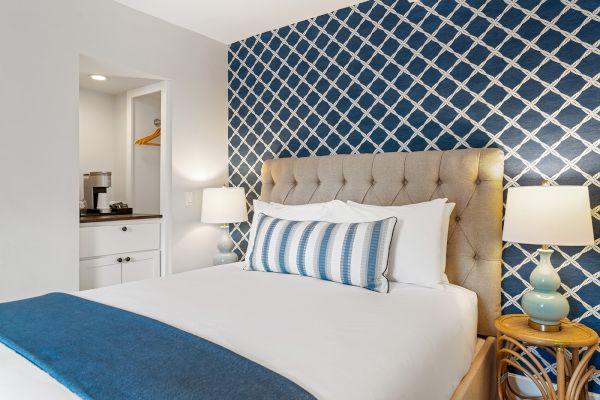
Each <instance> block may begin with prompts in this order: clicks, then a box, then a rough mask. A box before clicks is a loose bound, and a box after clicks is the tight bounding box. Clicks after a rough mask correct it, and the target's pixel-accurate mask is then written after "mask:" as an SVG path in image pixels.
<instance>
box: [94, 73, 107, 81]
mask: <svg viewBox="0 0 600 400" xmlns="http://www.w3.org/2000/svg"><path fill="white" fill-rule="evenodd" d="M90 78H91V79H93V80H95V81H105V80H106V77H105V76H104V75H98V74H92V75H90Z"/></svg>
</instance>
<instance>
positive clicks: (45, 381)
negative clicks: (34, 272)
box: [0, 263, 477, 400]
mask: <svg viewBox="0 0 600 400" xmlns="http://www.w3.org/2000/svg"><path fill="white" fill-rule="evenodd" d="M77 295H79V296H81V297H84V298H87V299H90V300H94V301H97V302H100V303H104V304H108V305H112V306H116V307H119V308H122V309H125V310H129V311H132V312H135V313H139V314H142V315H146V316H149V317H152V318H155V319H157V320H160V321H163V322H165V323H168V324H170V325H172V326H175V327H177V328H180V329H183V330H185V331H188V332H191V333H193V334H196V335H198V336H201V337H204V338H206V339H208V340H211V341H213V342H215V343H218V344H220V345H222V346H225V347H227V348H229V349H231V350H233V351H235V352H237V353H238V354H241V355H242V356H244V357H247V358H249V359H251V360H254V361H256V362H258V363H260V364H262V365H264V366H266V367H267V368H270V369H271V370H273V371H275V372H278V373H279V374H281V375H283V376H285V377H287V378H289V379H291V380H292V381H294V382H296V383H297V384H299V385H300V386H302V387H304V388H305V389H307V390H308V391H309V392H311V393H312V394H313V395H314V396H316V397H317V398H319V399H336V400H337V399H343V400H351V399H360V400H368V399H410V400H419V399H426V400H436V399H449V398H450V396H451V395H452V393H453V392H454V389H455V388H456V386H457V385H458V383H459V382H460V380H461V378H462V377H463V376H464V374H465V373H466V372H467V370H468V368H469V365H470V363H471V360H472V358H473V355H474V352H475V343H476V327H477V299H476V295H475V293H473V292H471V291H469V290H467V289H464V288H461V287H458V286H453V285H442V286H441V287H439V288H425V287H419V286H413V285H402V284H392V285H391V289H390V293H389V294H381V293H375V292H371V291H368V290H365V289H360V288H355V287H350V286H344V285H341V284H337V283H333V282H326V281H320V280H317V279H313V278H308V277H300V276H294V275H283V274H276V273H264V272H252V271H242V269H241V265H240V264H239V263H238V264H231V265H227V266H219V267H214V268H207V269H203V270H198V271H192V272H188V273H184V274H179V275H174V276H171V277H168V278H163V279H156V280H149V281H142V282H134V283H130V284H125V285H119V286H112V287H107V288H102V289H96V290H90V291H85V292H79V293H78V294H77ZM42 398H43V399H45V400H64V399H74V398H77V397H76V396H75V395H74V394H72V393H71V392H69V391H68V390H67V389H66V388H65V387H63V386H62V385H61V384H59V383H58V382H57V381H55V380H54V379H52V378H51V377H50V376H49V375H47V374H46V373H44V372H43V371H41V370H40V369H38V368H37V367H36V366H34V365H33V364H31V363H29V362H28V361H27V360H25V359H24V358H22V357H20V356H19V355H17V354H16V353H14V352H13V351H12V350H10V349H8V348H7V347H4V346H2V345H0V399H42Z"/></svg>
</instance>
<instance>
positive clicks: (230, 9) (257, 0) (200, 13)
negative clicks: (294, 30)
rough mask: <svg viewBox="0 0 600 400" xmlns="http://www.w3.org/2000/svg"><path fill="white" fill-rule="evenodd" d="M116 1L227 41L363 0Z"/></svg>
mask: <svg viewBox="0 0 600 400" xmlns="http://www.w3.org/2000/svg"><path fill="white" fill-rule="evenodd" d="M116 1H117V2H119V3H121V4H124V5H126V6H128V7H131V8H134V9H136V10H139V11H142V12H144V13H146V14H150V15H152V16H154V17H157V18H160V19H163V20H165V21H168V22H170V23H172V24H175V25H179V26H182V27H184V28H187V29H190V30H192V31H194V32H198V33H201V34H203V35H205V36H208V37H210V38H213V39H215V40H218V41H220V42H223V43H227V44H229V43H233V42H236V41H238V40H241V39H245V38H247V37H250V36H253V35H256V34H259V33H262V32H266V31H269V30H272V29H275V28H280V27H282V26H286V25H290V24H292V23H294V22H298V21H303V20H305V19H308V18H312V17H316V16H319V15H322V14H326V13H328V12H331V11H334V10H337V9H340V8H344V7H347V6H350V5H353V4H358V3H361V2H362V1H364V0H168V1H165V0H116Z"/></svg>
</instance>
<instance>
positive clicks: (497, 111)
mask: <svg viewBox="0 0 600 400" xmlns="http://www.w3.org/2000/svg"><path fill="white" fill-rule="evenodd" d="M599 12H600V1H599V0H546V1H540V0H487V1H486V0H461V1H455V0H421V1H419V2H416V3H409V2H408V1H406V0H371V1H366V2H363V3H360V4H359V5H357V6H354V7H349V8H344V9H341V10H338V11H336V12H333V13H331V14H327V15H323V16H320V17H317V18H314V19H310V20H307V21H302V22H299V23H297V24H294V25H291V26H286V27H283V28H280V29H277V30H275V31H271V32H266V33H263V34H261V35H258V36H254V37H250V38H248V39H246V40H243V41H241V42H237V43H233V44H232V45H231V46H230V51H229V158H230V180H231V184H232V185H234V186H243V187H245V188H246V190H247V192H248V197H249V201H250V202H251V201H252V200H253V199H254V198H256V197H258V194H259V192H260V182H259V177H260V167H261V162H262V160H264V159H270V158H276V157H291V156H294V157H296V156H298V157H304V156H311V155H325V154H332V153H371V152H393V151H417V150H448V149H454V148H465V147H498V148H500V149H502V150H503V151H504V153H505V157H506V170H505V186H506V187H510V186H518V185H537V184H539V183H540V182H541V180H542V179H547V180H550V181H551V182H552V183H554V184H560V185H564V184H574V185H585V186H588V187H589V189H590V195H591V200H592V207H593V213H594V215H593V217H594V228H595V233H596V234H595V237H596V238H598V237H599V233H600V182H599V180H600V172H599V170H600V115H599V110H600V82H599V77H600V50H599V48H598V47H599V46H598V45H599V43H600V16H599ZM247 230H248V226H247V225H242V226H240V227H236V228H234V229H233V231H232V234H233V237H234V239H235V240H236V242H237V243H238V248H237V251H238V252H239V253H243V250H245V246H246V239H247ZM535 250H536V247H535V246H523V245H518V244H507V245H506V246H505V249H504V256H503V259H504V263H503V264H504V270H503V274H504V276H503V285H502V287H503V292H502V302H503V312H504V313H518V312H521V308H520V305H519V302H520V300H521V297H522V295H523V294H524V292H525V291H526V290H527V289H528V283H527V280H528V278H529V274H530V273H531V271H532V269H533V268H534V266H535V260H536V259H537V253H536V251H535ZM554 250H555V254H554V257H553V262H554V265H555V266H556V267H558V268H559V269H560V275H561V277H562V280H563V286H562V291H563V292H564V293H565V295H566V296H567V297H568V299H569V303H570V306H571V313H570V318H572V319H574V320H576V321H581V322H583V323H585V324H587V325H589V326H591V327H593V328H594V329H596V330H597V331H600V305H599V300H600V291H599V287H600V282H599V279H600V248H599V240H598V239H596V242H595V245H594V246H588V247H585V248H582V247H561V248H554ZM593 363H594V364H595V365H596V366H598V367H600V355H599V354H596V355H595V357H594V359H593ZM546 367H547V369H548V371H550V372H553V371H554V368H555V366H554V365H553V364H552V363H550V362H548V361H547V362H546ZM590 389H591V390H592V391H594V392H600V374H596V375H595V376H594V379H593V382H592V384H591V386H590Z"/></svg>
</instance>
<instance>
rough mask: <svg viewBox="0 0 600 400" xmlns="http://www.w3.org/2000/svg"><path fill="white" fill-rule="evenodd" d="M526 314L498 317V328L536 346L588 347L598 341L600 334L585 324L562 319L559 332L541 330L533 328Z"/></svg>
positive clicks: (496, 324) (501, 331) (496, 323)
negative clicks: (528, 322)
mask: <svg viewBox="0 0 600 400" xmlns="http://www.w3.org/2000/svg"><path fill="white" fill-rule="evenodd" d="M528 319H529V317H528V316H527V315H525V314H507V315H503V316H501V317H499V318H498V319H496V321H495V323H494V325H495V326H496V329H497V330H498V331H499V332H500V333H503V334H505V335H508V336H510V337H513V338H515V339H517V340H520V341H522V342H525V343H528V344H531V345H534V346H548V347H573V348H578V347H587V346H592V345H594V344H596V343H597V342H598V334H597V333H596V332H595V331H594V330H593V329H590V328H588V327H587V326H585V325H582V324H578V323H577V322H571V321H569V320H566V319H565V320H562V321H561V322H562V323H561V330H560V331H559V332H541V331H538V330H536V329H533V328H531V327H530V326H529V325H528V324H527V321H528Z"/></svg>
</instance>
